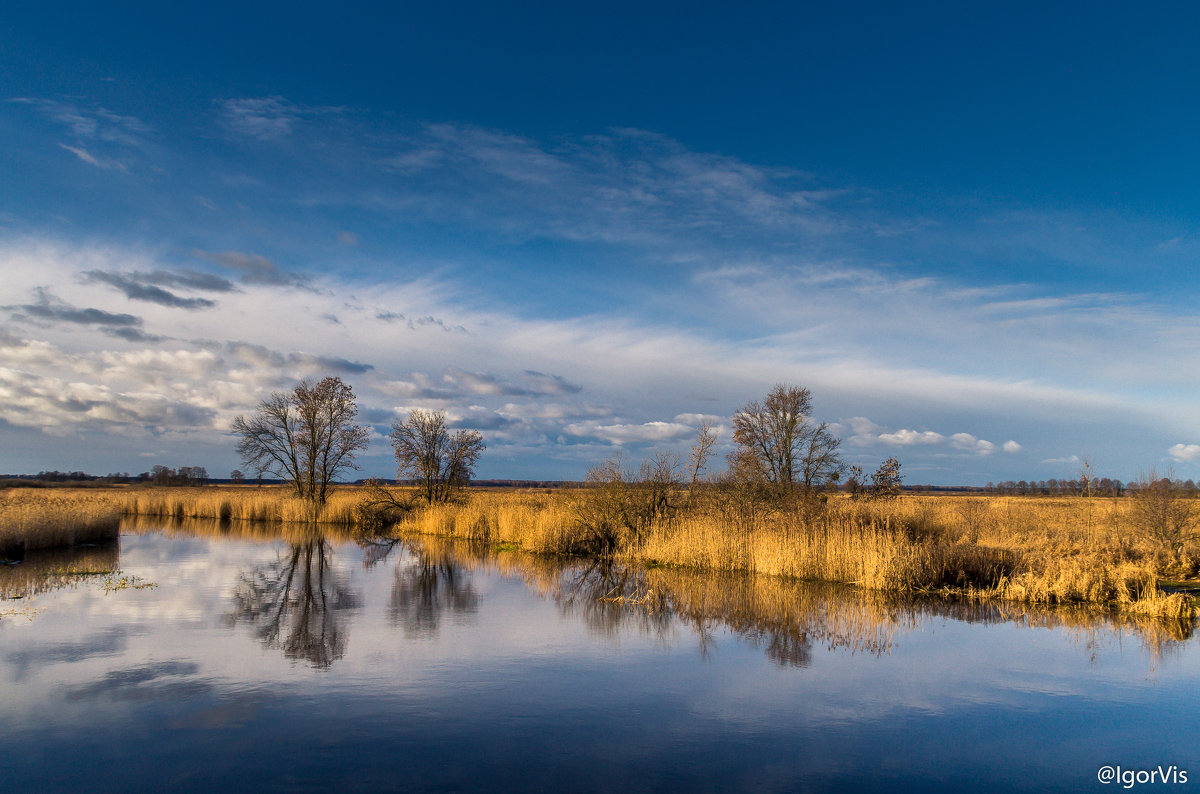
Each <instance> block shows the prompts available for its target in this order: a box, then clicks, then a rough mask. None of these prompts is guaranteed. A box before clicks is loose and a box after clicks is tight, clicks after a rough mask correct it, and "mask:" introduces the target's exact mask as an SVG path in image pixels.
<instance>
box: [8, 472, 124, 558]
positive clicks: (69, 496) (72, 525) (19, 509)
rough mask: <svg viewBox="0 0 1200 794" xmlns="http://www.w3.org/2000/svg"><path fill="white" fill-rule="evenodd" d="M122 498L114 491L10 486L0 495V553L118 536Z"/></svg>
mask: <svg viewBox="0 0 1200 794" xmlns="http://www.w3.org/2000/svg"><path fill="white" fill-rule="evenodd" d="M123 506H124V497H123V495H122V493H121V492H120V491H117V490H99V489H94V488H89V489H74V488H72V489H66V488H64V489H54V490H53V491H51V490H49V489H37V490H33V489H11V490H8V491H6V492H3V493H0V557H19V556H21V555H22V554H23V553H24V552H25V551H32V550H35V549H48V548H55V547H58V546H72V545H76V544H80V543H98V542H101V541H106V540H113V539H115V538H116V537H117V535H118V534H119V526H120V521H121V512H122V508H123Z"/></svg>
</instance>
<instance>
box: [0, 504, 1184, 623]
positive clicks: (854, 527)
mask: <svg viewBox="0 0 1200 794" xmlns="http://www.w3.org/2000/svg"><path fill="white" fill-rule="evenodd" d="M59 493H61V492H59ZM585 498H587V492H586V490H584V491H565V492H543V491H502V492H497V491H473V492H469V493H468V495H467V497H466V498H465V499H464V500H463V501H461V502H458V503H451V504H444V505H434V506H431V507H427V508H424V509H420V510H415V511H414V512H412V513H411V514H409V515H408V516H406V517H405V518H404V519H403V520H401V521H400V523H399V524H398V525H397V527H396V530H397V531H398V532H417V533H424V534H433V535H441V536H446V537H456V538H465V539H473V540H482V541H487V542H489V543H506V544H512V545H514V546H518V547H520V548H522V549H524V550H527V551H531V552H535V553H539V554H564V553H566V554H570V553H579V552H580V551H583V550H586V548H587V547H586V546H585V545H584V544H582V542H581V532H582V531H583V530H582V529H581V526H580V521H579V514H580V511H579V509H578V508H579V504H578V500H580V499H585ZM5 499H6V500H7V501H6V502H5V506H6V512H5V516H6V517H8V516H12V517H14V519H15V517H16V516H18V515H19V516H21V518H20V519H19V521H16V520H9V522H8V523H9V524H11V525H14V526H17V527H18V528H20V527H26V528H29V527H34V526H43V525H52V524H54V520H55V519H54V517H55V516H61V517H62V520H63V522H64V525H67V524H70V523H71V522H70V521H67V520H66V519H67V518H71V521H74V522H75V523H81V522H82V523H86V520H90V519H87V517H88V516H103V517H105V520H107V521H111V516H112V515H113V511H114V509H116V510H122V511H124V512H126V513H128V514H131V515H136V516H139V517H142V518H146V517H150V518H156V519H185V518H187V519H211V520H214V521H217V522H223V523H224V524H225V525H230V524H239V523H245V524H249V523H257V522H270V523H285V524H301V525H314V524H320V525H324V526H328V527H340V528H344V529H349V528H352V527H354V526H355V524H356V523H357V522H358V520H359V519H360V518H361V517H362V512H361V511H362V505H363V503H364V501H365V496H364V493H363V491H362V489H358V488H355V487H352V486H343V487H339V488H337V489H335V491H334V492H333V495H332V497H331V498H330V500H329V503H328V504H327V505H325V507H324V509H323V510H320V511H316V510H314V509H313V507H312V506H311V505H310V504H308V503H306V502H303V501H301V500H297V499H294V498H292V497H291V496H290V494H289V492H288V491H287V490H285V489H283V488H279V487H267V488H256V487H253V486H211V487H205V488H162V489H128V490H121V489H111V490H107V491H99V490H96V489H91V490H88V491H87V492H85V493H83V494H74V493H72V494H66V495H64V496H61V497H60V496H58V495H57V494H54V495H51V494H46V493H45V492H30V493H25V494H21V495H20V496H19V497H14V495H13V494H12V493H10V494H9V495H8V496H6V497H5ZM14 500H15V501H14ZM681 501H682V500H681ZM18 504H19V505H20V509H19V510H18V509H17V505H18ZM39 504H41V505H42V506H43V507H42V513H43V514H44V516H43V517H45V518H47V519H48V520H47V521H39V517H38V510H39V506H38V505H39ZM27 531H28V529H27ZM613 552H614V553H615V555H616V556H617V557H618V558H619V559H622V560H624V561H627V562H635V561H636V562H645V563H650V564H658V565H664V566H672V567H683V568H696V569H704V570H709V571H714V570H715V571H747V572H754V573H761V574H770V575H773V576H782V577H792V578H799V579H814V580H823V581H830V582H844V583H851V584H856V585H859V586H861V587H865V588H870V589H874V590H880V591H901V592H903V591H910V592H913V591H919V592H940V593H949V594H955V595H960V596H967V597H968V598H971V599H977V600H978V599H1006V600H1010V601H1016V602H1023V603H1037V604H1077V603H1100V604H1107V605H1109V606H1113V607H1117V608H1119V609H1121V610H1123V611H1127V612H1129V613H1132V614H1142V615H1159V616H1168V617H1176V618H1181V617H1190V616H1191V615H1192V614H1193V606H1192V600H1191V599H1190V598H1189V597H1187V596H1186V595H1181V594H1170V595H1168V594H1165V593H1163V592H1161V591H1160V590H1159V588H1158V587H1157V581H1158V578H1159V577H1160V575H1162V574H1164V573H1168V572H1169V573H1172V574H1173V575H1195V574H1196V573H1197V569H1198V562H1197V561H1198V560H1200V555H1198V554H1197V553H1196V549H1195V548H1185V549H1184V550H1183V554H1182V556H1181V557H1180V559H1179V560H1177V561H1175V562H1174V563H1171V564H1174V565H1176V566H1182V569H1180V568H1178V567H1177V568H1176V569H1175V570H1172V571H1168V570H1166V568H1165V567H1164V566H1166V565H1167V564H1168V561H1167V560H1166V559H1165V558H1164V556H1163V555H1162V554H1161V551H1160V550H1158V549H1155V548H1154V547H1153V546H1151V545H1149V544H1148V543H1147V542H1146V541H1145V540H1142V539H1140V536H1139V533H1138V531H1137V527H1136V526H1135V523H1134V520H1133V518H1132V517H1131V515H1130V509H1129V503H1128V500H1123V499H1113V498H1091V499H1086V498H1039V497H1011V496H1003V497H984V496H947V495H933V496H918V495H907V496H904V497H902V498H900V499H894V500H887V501H880V502H858V501H851V500H849V499H846V498H842V497H833V498H831V499H830V500H829V502H828V504H824V505H822V504H812V505H808V506H807V507H806V508H805V509H799V510H781V511H777V512H774V513H759V514H756V515H752V516H750V517H734V516H731V515H730V514H728V513H726V512H723V511H722V510H720V509H716V508H714V507H713V506H712V505H710V504H708V503H706V502H705V500H703V499H698V500H695V504H694V505H693V506H692V507H691V508H690V509H683V510H680V511H678V512H676V513H675V514H674V515H672V516H670V517H669V518H665V519H663V520H657V521H655V522H653V524H652V525H651V526H650V527H649V529H648V531H646V532H645V533H644V535H643V536H642V537H638V538H626V539H625V540H624V542H622V543H621V544H620V545H619V546H618V547H617V548H615V549H614V550H613Z"/></svg>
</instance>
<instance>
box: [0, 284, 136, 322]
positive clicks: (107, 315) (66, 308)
mask: <svg viewBox="0 0 1200 794" xmlns="http://www.w3.org/2000/svg"><path fill="white" fill-rule="evenodd" d="M34 292H35V302H34V303H26V304H22V305H20V306H16V307H13V306H9V307H7V308H9V309H14V308H15V309H18V310H20V311H22V312H24V313H25V314H27V315H29V316H31V317H36V318H37V319H39V320H46V321H48V322H57V323H75V324H78V325H98V326H107V327H124V328H135V327H137V326H140V325H141V324H142V318H140V317H136V316H134V315H132V314H116V313H113V312H106V311H103V310H102V309H93V308H80V307H78V306H72V305H71V304H69V303H67V302H66V301H62V300H59V299H58V298H56V297H54V295H53V294H52V293H51V292H50V291H49V290H48V289H46V288H43V287H39V288H38V289H36V290H35V291H34Z"/></svg>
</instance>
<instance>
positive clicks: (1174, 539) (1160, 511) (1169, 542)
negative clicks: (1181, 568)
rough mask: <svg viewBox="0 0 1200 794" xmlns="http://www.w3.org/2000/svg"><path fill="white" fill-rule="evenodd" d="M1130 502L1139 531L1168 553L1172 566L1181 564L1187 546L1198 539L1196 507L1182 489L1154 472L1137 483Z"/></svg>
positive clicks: (1175, 481) (1178, 483) (1132, 515)
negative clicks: (1177, 563) (1184, 548)
mask: <svg viewBox="0 0 1200 794" xmlns="http://www.w3.org/2000/svg"><path fill="white" fill-rule="evenodd" d="M1131 501H1132V503H1131V505H1130V515H1131V517H1132V518H1133V521H1134V524H1135V526H1136V527H1137V529H1138V531H1139V532H1140V533H1141V534H1142V536H1143V537H1145V538H1146V539H1147V540H1149V541H1150V542H1152V543H1154V544H1156V545H1157V546H1159V547H1160V548H1162V549H1164V550H1166V551H1167V553H1168V554H1169V555H1170V558H1171V562H1172V563H1175V562H1179V561H1180V560H1181V558H1182V555H1183V547H1184V545H1185V544H1186V543H1188V542H1189V541H1191V540H1193V539H1195V538H1196V536H1197V531H1196V523H1197V519H1196V509H1195V503H1194V502H1193V501H1192V499H1191V498H1190V496H1189V495H1188V493H1187V491H1186V490H1185V489H1184V487H1183V485H1182V484H1181V483H1180V482H1179V481H1178V480H1174V479H1172V478H1170V477H1161V478H1160V477H1159V476H1158V474H1157V472H1155V471H1154V469H1151V470H1150V474H1149V476H1147V477H1143V478H1141V481H1140V482H1138V483H1137V488H1136V489H1135V490H1133V491H1132V500H1131Z"/></svg>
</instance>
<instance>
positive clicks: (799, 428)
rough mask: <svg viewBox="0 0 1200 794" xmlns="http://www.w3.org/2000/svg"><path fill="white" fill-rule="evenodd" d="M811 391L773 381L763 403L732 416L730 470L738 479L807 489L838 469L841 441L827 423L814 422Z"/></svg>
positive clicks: (785, 487) (781, 486) (839, 467)
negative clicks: (735, 447)
mask: <svg viewBox="0 0 1200 794" xmlns="http://www.w3.org/2000/svg"><path fill="white" fill-rule="evenodd" d="M811 413H812V392H810V391H809V390H808V389H806V388H804V387H802V386H794V385H789V384H783V383H780V384H777V385H776V386H775V387H774V388H773V389H771V391H770V392H769V393H768V394H767V396H766V398H765V399H763V401H762V402H759V401H758V400H754V401H752V402H749V403H747V404H746V405H745V406H744V407H743V408H742V409H741V410H739V411H738V412H737V413H735V414H734V415H733V440H734V443H736V444H737V445H738V448H737V449H736V450H735V451H734V452H733V453H732V455H731V456H730V459H729V462H730V469H731V471H733V472H734V473H735V474H736V475H737V476H738V477H739V478H741V479H747V480H755V479H757V480H765V481H767V482H769V483H772V484H774V485H775V486H778V487H779V488H782V489H791V488H792V487H793V486H795V485H803V486H804V487H805V489H810V488H812V487H814V486H816V485H819V484H820V483H821V482H822V481H823V480H825V479H829V478H830V477H831V476H832V475H833V474H835V473H837V472H840V471H841V468H842V462H841V458H840V456H839V455H838V453H837V449H838V446H839V445H840V444H841V442H840V440H839V439H837V438H836V437H834V435H833V434H832V433H830V432H829V426H828V425H827V424H826V423H824V422H821V423H817V422H814V421H813V419H812V417H811Z"/></svg>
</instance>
